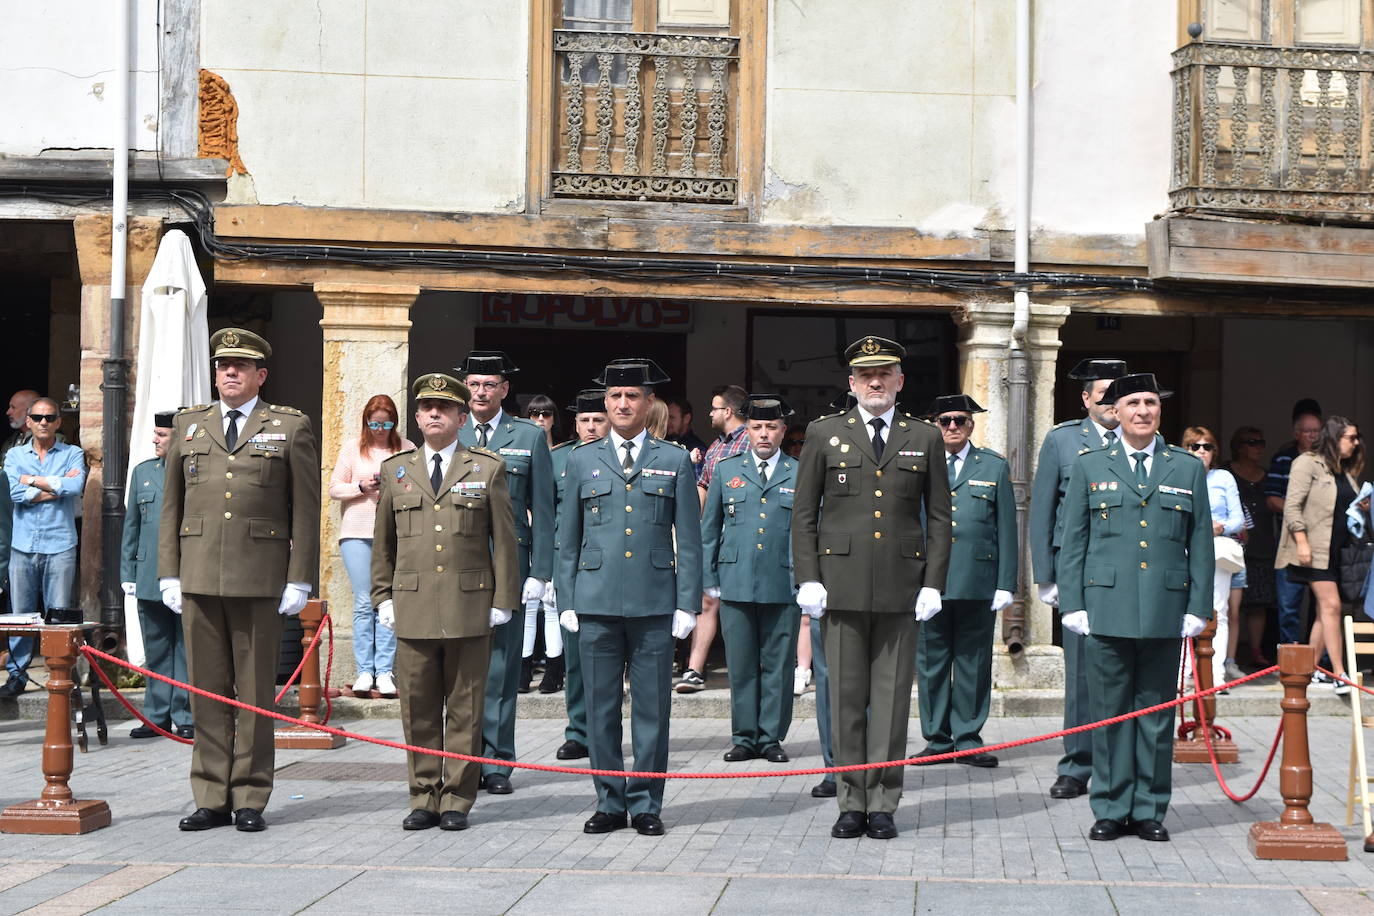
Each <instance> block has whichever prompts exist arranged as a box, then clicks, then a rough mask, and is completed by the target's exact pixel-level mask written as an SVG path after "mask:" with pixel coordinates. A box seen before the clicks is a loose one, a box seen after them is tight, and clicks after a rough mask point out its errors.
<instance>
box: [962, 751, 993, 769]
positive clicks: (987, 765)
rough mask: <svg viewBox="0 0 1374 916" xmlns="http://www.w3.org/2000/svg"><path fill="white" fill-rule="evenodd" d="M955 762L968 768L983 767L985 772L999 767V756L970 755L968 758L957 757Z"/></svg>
mask: <svg viewBox="0 0 1374 916" xmlns="http://www.w3.org/2000/svg"><path fill="white" fill-rule="evenodd" d="M954 762H955V763H962V764H963V765H964V766H966V767H982V768H983V769H985V770H991V769H994V768H995V767H996V766H997V756H996V755H995V754H969V755H968V756H967V757H955V758H954Z"/></svg>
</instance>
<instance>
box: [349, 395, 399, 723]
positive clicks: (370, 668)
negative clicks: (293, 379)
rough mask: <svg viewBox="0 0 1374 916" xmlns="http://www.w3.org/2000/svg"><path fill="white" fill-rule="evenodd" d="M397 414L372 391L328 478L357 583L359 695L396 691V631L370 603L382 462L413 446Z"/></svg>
mask: <svg viewBox="0 0 1374 916" xmlns="http://www.w3.org/2000/svg"><path fill="white" fill-rule="evenodd" d="M399 419H400V418H399V414H398V413H397V411H396V402H395V401H393V400H391V398H390V397H388V396H387V395H385V394H378V395H373V396H372V398H371V399H370V400H369V401H368V402H367V406H365V407H364V408H363V415H362V423H361V427H362V429H361V431H360V433H359V435H358V438H356V439H349V440H348V441H347V442H345V443H344V445H343V448H342V449H340V450H339V458H338V461H337V462H335V464H334V474H333V476H331V477H330V479H329V498H330V499H336V500H338V501H339V503H340V509H339V557H340V558H341V559H342V560H343V563H344V569H345V570H346V571H347V572H348V581H349V584H350V585H352V587H353V661H354V664H356V665H357V666H358V679H357V680H355V681H354V682H353V695H354V696H360V697H369V696H371V695H372V691H373V690H376V691H377V692H378V693H379V694H381V695H382V696H384V697H394V696H395V695H396V678H395V672H394V670H393V669H394V665H395V661H396V634H395V633H394V632H393V631H392V630H389V629H387V628H386V627H378V626H377V609H376V608H375V607H373V606H372V533H373V528H374V525H375V522H376V518H377V500H378V499H379V498H380V497H379V493H380V492H381V487H382V478H381V467H382V462H383V461H385V460H386V459H388V458H390V457H391V456H392V455H394V454H396V453H397V452H401V451H406V450H409V449H410V448H412V446H411V444H410V443H409V442H407V441H406V440H404V439H402V438H401V434H400V433H399V432H398V431H397V423H398V422H399Z"/></svg>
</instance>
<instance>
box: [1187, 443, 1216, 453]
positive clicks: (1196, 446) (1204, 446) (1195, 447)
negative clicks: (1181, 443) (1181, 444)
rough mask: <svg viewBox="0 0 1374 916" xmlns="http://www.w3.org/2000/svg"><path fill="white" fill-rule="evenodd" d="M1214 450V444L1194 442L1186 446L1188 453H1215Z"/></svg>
mask: <svg viewBox="0 0 1374 916" xmlns="http://www.w3.org/2000/svg"><path fill="white" fill-rule="evenodd" d="M1216 450H1217V447H1216V444H1215V443H1212V442H1194V443H1193V444H1192V445H1190V446H1188V451H1190V452H1215V451H1216Z"/></svg>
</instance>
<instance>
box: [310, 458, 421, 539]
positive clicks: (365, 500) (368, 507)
mask: <svg viewBox="0 0 1374 916" xmlns="http://www.w3.org/2000/svg"><path fill="white" fill-rule="evenodd" d="M414 447H415V446H413V445H412V444H410V443H409V442H407V441H406V440H404V439H402V440H401V451H403V452H404V451H409V450H410V449H412V448H414ZM391 455H392V453H391V452H386V451H381V450H377V449H368V451H367V454H366V455H361V454H359V452H358V440H357V439H349V440H348V441H347V442H345V443H344V445H343V448H342V449H340V450H339V460H338V462H337V463H336V464H335V465H334V474H333V476H331V477H330V478H329V498H330V499H337V500H339V502H340V503H342V506H341V507H340V510H339V540H341V541H342V540H343V539H344V538H366V539H368V540H371V538H372V526H373V523H374V522H375V520H376V518H377V498H378V497H377V491H376V490H374V491H372V493H371V494H370V495H364V494H363V492H362V491H361V490H359V489H358V481H360V480H366V479H367V478H369V477H371V476H372V475H374V474H376V473H377V472H378V471H379V470H380V469H381V466H382V462H383V461H385V460H386V459H387V458H390V457H391Z"/></svg>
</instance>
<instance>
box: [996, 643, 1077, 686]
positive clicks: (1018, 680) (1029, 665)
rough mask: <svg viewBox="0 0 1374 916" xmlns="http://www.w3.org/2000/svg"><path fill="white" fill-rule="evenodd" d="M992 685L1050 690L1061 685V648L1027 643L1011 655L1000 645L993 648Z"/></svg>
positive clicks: (1062, 674)
mask: <svg viewBox="0 0 1374 916" xmlns="http://www.w3.org/2000/svg"><path fill="white" fill-rule="evenodd" d="M992 686H993V688H994V689H997V690H1024V689H1049V688H1055V687H1063V686H1064V650H1062V649H1060V648H1059V647H1058V646H1045V645H1035V646H1027V647H1026V649H1025V651H1024V652H1022V653H1021V654H1020V655H1019V656H1016V657H1012V655H1011V654H1010V653H1008V652H1007V650H1006V647H1005V646H1003V645H1000V644H998V645H996V646H994V647H993V650H992Z"/></svg>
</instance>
